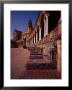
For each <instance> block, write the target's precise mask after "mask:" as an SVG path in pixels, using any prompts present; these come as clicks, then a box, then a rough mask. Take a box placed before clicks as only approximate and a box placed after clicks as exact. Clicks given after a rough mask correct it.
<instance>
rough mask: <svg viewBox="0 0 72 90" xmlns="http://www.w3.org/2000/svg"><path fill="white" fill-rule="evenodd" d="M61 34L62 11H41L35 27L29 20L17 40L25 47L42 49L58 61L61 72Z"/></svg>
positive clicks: (44, 53)
mask: <svg viewBox="0 0 72 90" xmlns="http://www.w3.org/2000/svg"><path fill="white" fill-rule="evenodd" d="M61 34H62V33H61V12H60V11H40V12H39V15H38V18H37V20H36V23H35V26H34V28H33V26H32V23H31V21H29V24H28V27H27V29H26V30H25V31H24V32H22V34H21V38H20V40H19V41H17V40H16V42H17V43H18V42H19V43H20V45H21V46H23V47H24V48H31V47H34V48H40V49H42V52H43V56H44V57H47V58H48V60H51V61H53V62H57V68H58V71H59V72H61V43H62V42H61V36H62V35H61Z"/></svg>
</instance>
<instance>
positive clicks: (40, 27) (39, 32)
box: [39, 27, 41, 40]
mask: <svg viewBox="0 0 72 90" xmlns="http://www.w3.org/2000/svg"><path fill="white" fill-rule="evenodd" d="M39 40H41V27H39Z"/></svg>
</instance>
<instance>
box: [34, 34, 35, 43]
mask: <svg viewBox="0 0 72 90" xmlns="http://www.w3.org/2000/svg"><path fill="white" fill-rule="evenodd" d="M34 43H35V35H34Z"/></svg>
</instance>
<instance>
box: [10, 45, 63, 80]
mask: <svg viewBox="0 0 72 90" xmlns="http://www.w3.org/2000/svg"><path fill="white" fill-rule="evenodd" d="M37 60H38V62H37ZM41 62H42V63H47V62H48V63H49V62H50V61H48V60H47V59H44V58H43V59H30V51H29V50H28V49H24V48H22V47H20V48H11V79H60V78H61V75H60V73H59V72H58V71H57V69H41V68H35V69H27V67H26V66H27V64H28V63H31V64H36V63H41Z"/></svg>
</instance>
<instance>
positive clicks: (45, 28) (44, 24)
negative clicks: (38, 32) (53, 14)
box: [44, 18, 46, 36]
mask: <svg viewBox="0 0 72 90" xmlns="http://www.w3.org/2000/svg"><path fill="white" fill-rule="evenodd" d="M44 36H46V20H45V18H44Z"/></svg>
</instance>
